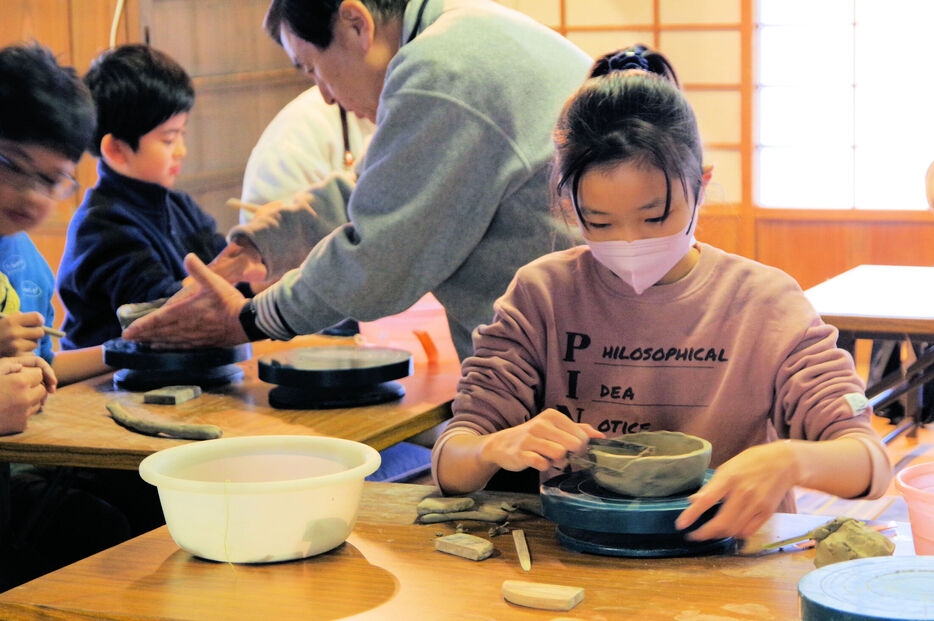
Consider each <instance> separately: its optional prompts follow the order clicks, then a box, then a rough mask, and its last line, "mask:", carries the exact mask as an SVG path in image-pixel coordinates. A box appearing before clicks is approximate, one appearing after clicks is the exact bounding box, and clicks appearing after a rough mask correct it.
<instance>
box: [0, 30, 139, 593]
mask: <svg viewBox="0 0 934 621" xmlns="http://www.w3.org/2000/svg"><path fill="white" fill-rule="evenodd" d="M93 134H94V105H93V102H92V101H91V97H90V94H89V93H88V90H87V88H86V87H85V86H84V84H83V83H82V82H81V80H80V79H79V78H78V76H77V74H76V73H75V71H74V70H73V69H71V68H65V67H61V66H60V65H59V64H58V62H57V61H56V60H55V56H53V54H52V53H51V52H50V51H49V50H48V49H46V48H44V47H41V46H40V45H38V44H32V45H17V46H11V47H7V48H3V49H0V312H2V313H3V314H4V317H3V318H2V319H0V433H14V432H18V431H22V430H23V429H25V428H26V426H27V422H28V420H29V417H30V416H32V415H33V414H35V413H37V412H38V411H39V410H40V409H41V408H42V406H43V404H44V403H45V401H46V398H47V397H48V395H49V393H51V392H53V391H54V390H55V387H56V383H67V382H70V381H75V380H78V379H82V378H83V377H86V376H88V375H92V374H97V373H102V372H104V371H105V370H107V367H105V366H104V363H103V356H102V354H101V348H100V347H94V348H90V349H84V350H76V351H69V352H60V353H53V352H52V344H51V342H50V339H49V337H48V336H47V335H46V334H45V333H44V331H43V329H42V326H43V325H44V324H46V323H51V321H52V319H53V315H52V306H51V299H52V292H53V285H54V282H53V276H52V270H51V269H50V268H49V265H48V263H46V261H45V259H43V258H42V256H41V255H40V254H39V252H38V251H37V249H36V247H35V246H34V245H33V243H32V241H30V239H29V236H28V234H27V231H29V230H34V229H35V228H36V227H37V226H39V225H40V224H41V223H42V222H43V221H44V220H45V219H46V217H48V215H49V214H50V213H51V211H52V209H53V208H54V207H55V204H56V202H57V201H59V200H62V199H65V198H68V196H70V195H71V194H73V193H74V191H75V188H76V186H77V184H76V183H75V180H74V177H73V175H74V170H75V164H76V162H77V161H78V160H79V159H80V158H81V154H82V153H83V152H84V149H85V148H86V147H87V145H88V143H89V142H90V140H91V137H92V136H93ZM34 351H35V352H38V354H39V355H36V354H35V353H34ZM49 363H51V365H50V364H49ZM2 467H3V468H4V469H6V468H9V479H8V484H9V498H10V506H9V507H6V509H7V510H8V511H9V513H8V514H7V515H8V516H9V522H7V523H5V524H4V525H3V527H4V529H5V530H4V532H3V533H2V534H3V537H0V591H4V590H6V589H8V588H10V587H12V586H14V585H15V584H18V583H20V582H24V581H26V580H29V579H32V578H34V577H36V576H39V575H41V574H44V573H47V572H49V571H52V570H54V569H56V568H58V567H61V566H63V565H65V564H68V563H71V562H74V561H76V560H78V559H80V558H83V557H85V556H88V555H90V554H93V553H95V552H97V551H99V550H102V549H104V548H107V547H110V546H112V545H115V544H117V543H119V542H120V541H122V540H124V539H126V538H127V537H129V536H130V535H131V532H130V529H129V523H128V521H127V518H126V516H125V515H124V514H123V513H122V512H120V511H118V510H116V509H115V508H114V507H113V505H112V504H111V503H110V502H108V501H105V500H102V499H101V498H100V496H99V495H97V494H96V493H94V492H92V491H90V490H88V489H86V488H83V487H81V486H79V485H77V480H78V478H79V477H81V476H82V475H80V474H78V473H77V472H72V471H70V470H68V469H65V470H63V469H51V468H43V467H37V466H29V465H25V464H3V465H2ZM69 477H71V478H70V479H69ZM69 480H70V481H71V483H68V481H69ZM0 502H2V501H0Z"/></svg>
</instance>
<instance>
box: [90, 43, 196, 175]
mask: <svg viewBox="0 0 934 621" xmlns="http://www.w3.org/2000/svg"><path fill="white" fill-rule="evenodd" d="M84 81H85V83H86V84H87V85H88V88H90V89H91V95H92V96H93V97H94V102H95V103H96V104H97V135H96V136H95V141H94V143H93V144H91V147H90V150H91V153H93V154H94V155H96V156H98V157H100V146H101V139H102V138H103V137H104V136H106V135H107V134H112V135H113V136H114V138H118V139H120V140H122V141H123V142H125V143H127V144H128V145H130V147H131V148H132V149H133V150H134V151H135V150H136V149H137V148H139V139H140V138H141V137H142V136H144V135H145V134H148V133H149V132H151V131H152V130H153V129H155V128H156V127H158V126H159V125H161V124H162V123H165V122H166V121H168V120H169V119H170V118H172V117H173V116H175V115H176V114H179V113H181V112H188V111H189V110H191V107H192V106H193V105H194V103H195V89H194V87H193V86H192V84H191V78H190V77H188V74H187V73H185V70H184V69H182V67H181V65H179V64H178V63H177V62H175V61H174V60H172V58H170V57H169V56H168V55H167V54H165V53H164V52H160V51H159V50H156V49H153V48H151V47H149V46H147V45H142V44H130V45H121V46H119V47H115V48H113V49H110V50H107V51H106V52H104V53H103V54H101V55H100V56H98V57H97V58H96V59H95V60H94V62H93V63H91V69H90V70H89V71H88V73H87V75H86V76H84Z"/></svg>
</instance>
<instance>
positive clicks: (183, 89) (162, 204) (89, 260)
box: [58, 44, 226, 349]
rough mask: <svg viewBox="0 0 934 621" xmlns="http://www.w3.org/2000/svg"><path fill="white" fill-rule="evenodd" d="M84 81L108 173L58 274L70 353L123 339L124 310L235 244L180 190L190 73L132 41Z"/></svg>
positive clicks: (73, 233) (168, 289)
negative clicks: (192, 262) (188, 265)
mask: <svg viewBox="0 0 934 621" xmlns="http://www.w3.org/2000/svg"><path fill="white" fill-rule="evenodd" d="M84 81H85V83H86V84H87V86H88V88H89V89H90V91H91V95H92V97H93V99H94V102H95V104H96V106H97V133H96V134H95V135H94V137H93V140H92V142H91V146H90V151H91V153H93V154H94V155H96V156H98V157H100V162H99V164H98V176H99V179H98V182H97V185H95V186H94V187H93V188H91V189H90V190H89V191H88V192H87V194H86V195H85V197H84V201H83V202H82V203H81V205H80V206H79V207H78V210H77V211H76V212H75V215H74V216H73V217H72V220H71V223H70V224H69V227H68V237H67V240H66V243H65V252H64V255H63V257H62V262H61V266H60V268H59V271H58V287H59V295H60V296H61V298H62V302H63V304H64V305H65V310H66V315H65V323H64V329H65V332H66V333H67V336H66V337H65V338H64V339H63V340H62V348H63V349H71V348H75V347H87V346H91V345H99V344H102V343H104V342H105V341H108V340H110V339H113V338H117V337H119V336H120V332H121V328H120V323H119V321H118V319H117V316H116V310H117V308H118V307H119V306H121V305H123V304H128V303H134V302H147V301H151V300H155V299H158V298H164V297H169V296H171V295H173V294H174V293H176V292H177V291H178V290H179V289H180V288H181V286H182V280H183V279H184V278H185V276H186V272H185V269H184V267H183V266H182V259H183V258H184V257H185V255H186V254H188V253H189V252H193V253H195V254H196V255H197V256H198V257H199V258H200V259H201V260H203V261H205V262H207V261H210V260H211V259H213V258H214V256H215V255H216V254H217V253H218V252H220V251H221V250H222V249H223V248H224V246H226V241H225V240H224V237H223V236H222V235H220V234H219V233H218V232H217V224H216V222H215V221H214V219H213V218H212V217H211V216H209V215H207V214H206V213H204V212H203V211H202V210H201V208H200V207H198V205H197V204H196V203H195V202H194V200H192V198H191V197H190V196H189V195H188V194H186V193H185V192H180V191H176V190H173V187H174V185H175V180H176V179H177V177H178V175H179V174H180V172H181V169H182V160H183V159H184V158H185V154H186V148H185V127H186V124H187V122H188V114H189V111H190V110H191V108H192V106H193V105H194V101H195V92H194V88H193V86H192V82H191V78H190V77H189V76H188V74H187V73H186V72H185V70H184V69H183V68H182V67H181V66H180V65H179V64H178V63H177V62H175V61H174V60H173V59H171V58H170V57H169V56H167V55H166V54H164V53H163V52H160V51H159V50H156V49H153V48H151V47H148V46H145V45H139V44H130V45H122V46H119V47H116V48H114V49H111V50H108V51H106V52H104V53H103V54H101V55H100V56H99V57H98V58H97V59H96V60H95V61H94V62H93V63H92V65H91V69H90V70H89V71H88V73H87V75H86V76H85V77H84Z"/></svg>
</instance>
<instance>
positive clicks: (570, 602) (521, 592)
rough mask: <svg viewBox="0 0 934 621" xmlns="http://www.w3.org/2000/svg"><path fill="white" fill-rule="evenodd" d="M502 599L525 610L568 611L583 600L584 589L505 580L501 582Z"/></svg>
mask: <svg viewBox="0 0 934 621" xmlns="http://www.w3.org/2000/svg"><path fill="white" fill-rule="evenodd" d="M503 599H505V600H506V601H507V602H510V603H512V604H516V605H517V606H525V607H526V608H540V609H541V610H570V609H571V608H574V606H577V605H578V604H579V603H580V602H581V600H583V599H584V589H583V588H581V587H573V586H564V585H561V584H544V583H541V582H524V581H522V580H506V581H505V582H503Z"/></svg>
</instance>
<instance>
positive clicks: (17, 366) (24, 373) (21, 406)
mask: <svg viewBox="0 0 934 621" xmlns="http://www.w3.org/2000/svg"><path fill="white" fill-rule="evenodd" d="M28 358H36V357H35V356H31V357H30V356H22V357H16V358H0V433H16V432H19V431H23V430H24V429H26V421H27V420H28V419H29V417H30V416H32V415H33V414H35V413H36V412H38V411H39V410H40V409H41V408H42V405H43V404H44V403H45V398H46V397H47V396H48V393H49V391H48V390H47V389H46V385H45V383H44V382H45V381H46V380H45V379H44V371H45V368H43V367H41V366H39V365H36V366H32V361H31V360H27V359H28ZM39 360H41V358H40V359H39ZM43 362H45V361H44V360H43ZM45 367H48V364H46V365H45ZM48 371H49V372H51V369H50V368H49V369H48ZM54 376H55V374H54V373H53V374H52V377H53V378H54ZM53 390H54V385H53Z"/></svg>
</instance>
